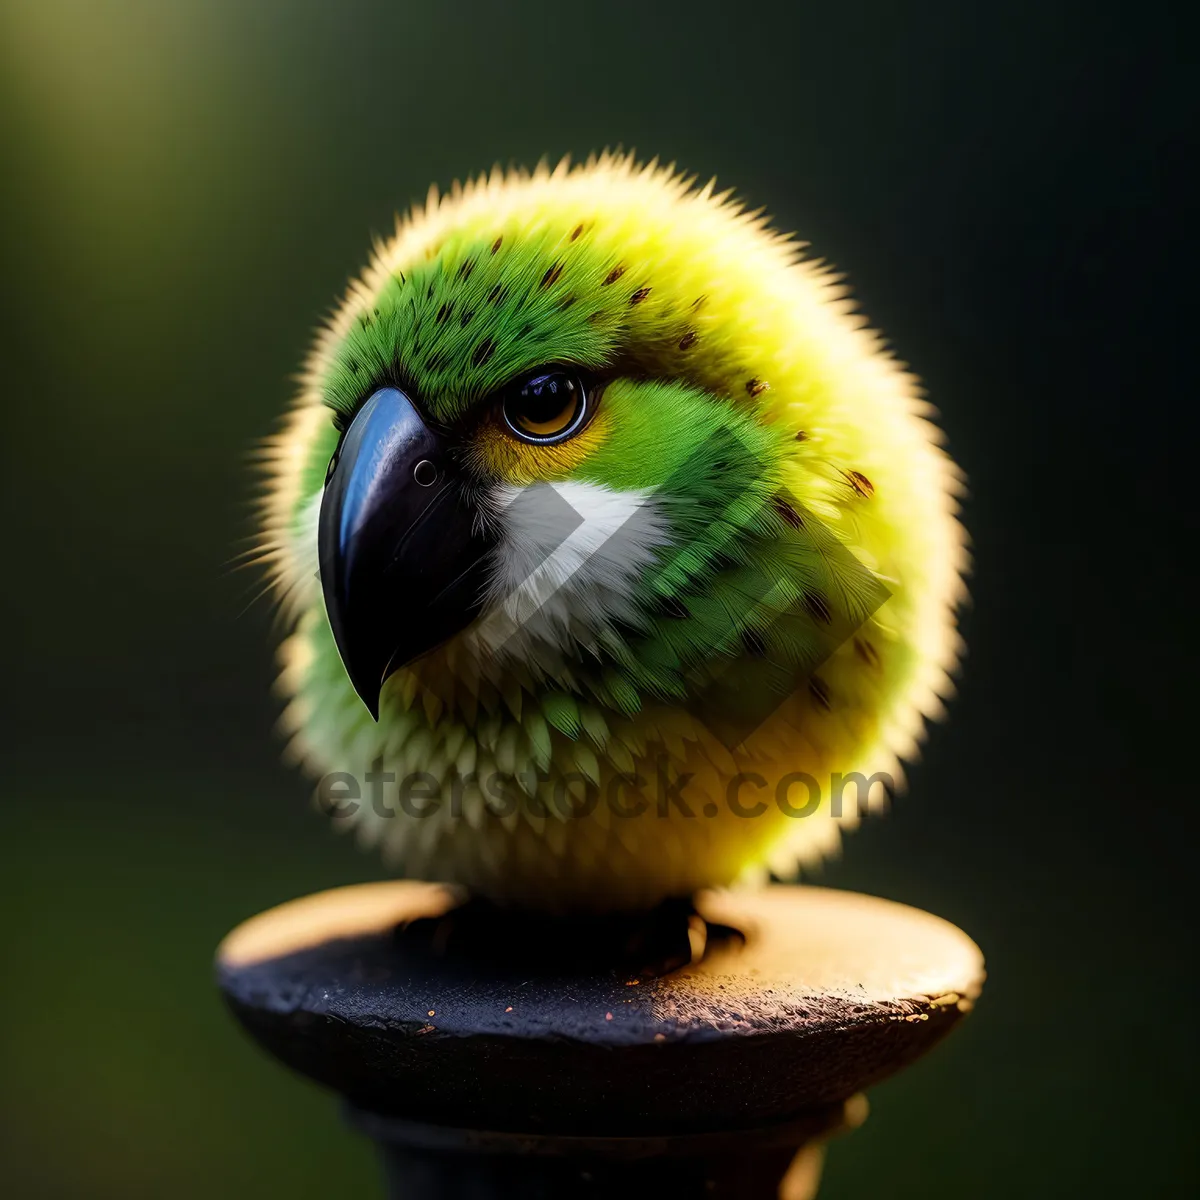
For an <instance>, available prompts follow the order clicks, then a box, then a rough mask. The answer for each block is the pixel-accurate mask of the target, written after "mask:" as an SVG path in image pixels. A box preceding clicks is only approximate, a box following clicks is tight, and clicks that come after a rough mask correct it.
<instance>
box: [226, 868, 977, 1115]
mask: <svg viewBox="0 0 1200 1200" xmlns="http://www.w3.org/2000/svg"><path fill="white" fill-rule="evenodd" d="M217 975H218V982H219V985H220V987H221V989H222V991H223V993H224V995H225V997H226V1000H227V1001H228V1003H229V1005H230V1007H231V1008H232V1010H233V1012H234V1013H235V1014H236V1015H237V1017H238V1018H239V1020H240V1021H241V1022H242V1023H243V1025H245V1027H246V1028H247V1029H248V1031H249V1032H250V1033H251V1035H252V1036H253V1037H254V1038H255V1039H256V1040H258V1041H259V1042H260V1044H261V1045H263V1046H264V1047H265V1048H266V1049H267V1050H269V1051H270V1052H271V1053H273V1054H274V1055H276V1056H277V1057H278V1058H280V1059H281V1060H282V1061H283V1062H285V1063H286V1064H288V1065H289V1066H291V1067H293V1068H294V1069H296V1070H298V1071H300V1072H302V1073H303V1074H305V1075H308V1076H309V1077H311V1078H313V1079H315V1080H317V1081H318V1082H320V1083H323V1084H326V1085H327V1086H329V1087H331V1088H334V1089H336V1090H337V1091H339V1092H340V1093H342V1094H343V1095H344V1096H345V1097H347V1099H348V1100H349V1101H350V1102H351V1103H352V1104H353V1105H355V1106H356V1107H358V1108H360V1109H365V1110H367V1111H369V1112H373V1113H376V1114H380V1115H382V1116H385V1117H395V1118H402V1119H404V1120H412V1121H419V1122H422V1123H424V1124H430V1125H445V1126H452V1127H457V1128H473V1129H478V1130H484V1129H486V1130H494V1131H497V1132H511V1133H516V1134H527V1135H533V1136H536V1135H540V1134H550V1135H556V1136H563V1135H566V1136H579V1137H645V1136H648V1135H650V1136H657V1135H661V1136H667V1137H678V1136H687V1135H695V1134H703V1133H705V1132H706V1131H714V1132H715V1131H731V1130H737V1129H751V1128H761V1127H763V1126H764V1125H771V1124H776V1123H786V1122H789V1121H794V1120H797V1119H802V1118H803V1117H804V1114H806V1113H811V1112H815V1111H818V1110H822V1109H828V1108H829V1107H830V1106H833V1105H838V1104H841V1103H842V1102H844V1101H845V1100H847V1099H848V1098H849V1097H850V1096H852V1095H854V1094H855V1093H856V1092H858V1091H860V1090H861V1089H863V1088H864V1087H867V1086H869V1085H871V1084H872V1083H875V1082H878V1081H879V1080H881V1079H883V1078H885V1077H887V1076H888V1075H891V1074H892V1073H894V1072H895V1071H897V1070H899V1069H900V1068H901V1067H904V1066H905V1065H907V1064H908V1063H910V1062H912V1061H913V1060H914V1059H916V1058H917V1057H919V1056H920V1055H921V1054H923V1053H924V1052H925V1051H926V1050H928V1049H929V1048H930V1047H931V1046H932V1045H933V1044H934V1043H935V1042H937V1041H939V1040H940V1039H941V1038H942V1037H943V1036H944V1035H945V1034H946V1033H947V1032H948V1031H949V1030H950V1028H952V1027H953V1026H954V1024H955V1023H956V1022H957V1021H958V1020H959V1018H960V1017H961V1016H962V1015H963V1014H964V1013H965V1012H966V1011H968V1009H969V1008H970V1006H971V1004H972V1002H973V1001H974V999H975V997H976V996H977V995H978V993H979V990H980V988H981V986H982V981H983V975H984V972H983V958H982V955H981V953H980V951H979V949H978V947H977V946H976V945H975V944H974V942H972V941H971V940H970V938H968V937H967V936H966V935H965V934H964V933H962V931H960V930H959V929H957V928H955V927H954V926H953V925H951V924H949V923H948V922H946V921H943V920H941V919H940V918H938V917H934V916H932V915H930V914H928V913H925V912H921V911H919V910H917V909H913V908H909V907H906V906H904V905H900V904H895V903H893V902H891V901H887V900H880V899H877V898H874V897H870V896H863V895H858V894H854V893H849V892H840V891H834V890H830V889H825V888H815V887H807V886H801V887H769V888H764V889H761V890H757V891H740V892H706V893H702V894H701V895H699V896H698V897H697V898H696V900H695V910H694V912H689V911H685V910H684V909H683V908H679V909H675V910H670V909H668V910H663V911H662V912H661V913H660V914H658V915H657V916H656V917H655V918H652V919H643V920H641V921H633V920H631V919H628V918H611V919H607V920H600V919H595V918H581V919H568V918H561V919H553V918H545V917H535V916H532V915H530V914H524V913H506V912H502V911H498V910H495V909H488V908H485V907H481V906H478V905H474V904H467V905H465V906H464V905H463V903H462V898H461V896H460V895H459V893H457V892H456V891H455V890H453V889H451V888H448V887H442V886H440V885H433V884H422V883H413V882H393V883H379V884H366V885H362V886H358V887H348V888H340V889H337V890H335V891H330V892H324V893H320V894H318V895H313V896H308V897H305V898H304V899H301V900H296V901H293V902H291V903H289V904H284V905H281V906H280V907H279V908H275V909H272V910H270V911H268V912H265V913H262V914H260V915H259V916H257V917H254V918H252V919H251V920H249V921H247V922H246V923H245V924H243V925H241V926H239V927H238V928H237V929H235V930H234V931H233V932H232V933H231V934H230V935H229V936H228V937H227V938H226V939H225V941H224V942H222V944H221V946H220V948H219V950H218V954H217Z"/></svg>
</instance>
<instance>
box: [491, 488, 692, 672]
mask: <svg viewBox="0 0 1200 1200" xmlns="http://www.w3.org/2000/svg"><path fill="white" fill-rule="evenodd" d="M489 507H491V508H492V510H493V512H494V514H495V518H496V520H497V522H498V524H499V525H500V527H501V530H502V534H501V541H500V545H499V547H498V548H497V550H496V554H495V567H494V572H493V576H492V582H491V587H490V590H489V595H488V600H487V606H486V608H485V611H484V615H483V617H482V618H481V619H480V620H479V621H478V622H477V623H476V624H475V625H474V626H473V627H472V629H471V630H470V632H469V635H468V640H469V641H470V642H471V643H473V645H472V649H474V650H475V651H476V653H478V654H480V655H481V656H482V657H483V658H485V659H491V660H494V661H497V662H499V660H506V659H509V658H511V657H516V658H519V659H522V660H524V661H526V663H527V664H528V661H529V656H532V658H533V659H534V660H535V661H536V662H538V663H540V664H541V665H542V666H543V667H544V668H551V669H552V668H553V666H556V665H557V663H558V662H560V661H561V660H562V659H563V658H566V659H572V658H575V659H577V658H578V657H579V656H580V652H581V651H590V650H594V649H595V648H596V644H597V639H598V638H599V637H600V636H601V635H603V633H604V632H605V631H606V630H607V629H608V628H609V627H610V626H612V625H613V624H615V623H616V622H627V623H632V624H638V623H640V622H641V621H642V619H643V617H642V614H641V612H640V609H639V608H638V606H637V605H636V604H635V602H634V599H633V593H634V588H635V586H636V584H637V582H638V580H639V579H640V578H641V576H642V575H643V574H644V573H645V572H646V571H647V570H648V569H649V568H650V567H651V566H652V565H653V564H654V563H655V562H656V560H657V557H658V555H657V552H658V551H659V550H660V549H662V548H663V547H665V546H669V545H670V544H671V540H672V539H671V527H670V524H669V522H668V521H667V518H666V517H665V515H664V514H663V513H662V511H661V509H660V507H659V505H658V504H657V502H656V501H655V499H654V497H653V495H652V493H649V492H642V491H614V490H612V489H611V488H607V487H604V486H603V485H602V484H598V483H584V482H571V481H564V482H560V483H555V484H536V485H533V486H531V487H527V488H519V487H513V486H511V485H504V486H501V487H500V488H498V489H496V491H495V492H494V493H493V497H492V504H491V505H490V506H489Z"/></svg>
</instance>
